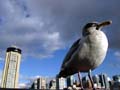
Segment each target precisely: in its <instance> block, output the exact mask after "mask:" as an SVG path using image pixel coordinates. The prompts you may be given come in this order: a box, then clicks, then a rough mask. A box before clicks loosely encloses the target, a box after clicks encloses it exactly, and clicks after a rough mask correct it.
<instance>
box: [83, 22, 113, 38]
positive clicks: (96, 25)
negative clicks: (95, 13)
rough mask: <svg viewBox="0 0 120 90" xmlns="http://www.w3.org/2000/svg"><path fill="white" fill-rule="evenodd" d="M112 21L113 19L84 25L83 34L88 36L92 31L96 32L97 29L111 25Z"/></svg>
mask: <svg viewBox="0 0 120 90" xmlns="http://www.w3.org/2000/svg"><path fill="white" fill-rule="evenodd" d="M111 23H112V21H104V22H102V23H98V22H92V23H88V24H86V25H85V26H84V28H83V32H82V35H83V36H87V35H89V34H91V33H92V32H94V31H95V30H101V28H102V27H104V26H107V25H110V24H111Z"/></svg>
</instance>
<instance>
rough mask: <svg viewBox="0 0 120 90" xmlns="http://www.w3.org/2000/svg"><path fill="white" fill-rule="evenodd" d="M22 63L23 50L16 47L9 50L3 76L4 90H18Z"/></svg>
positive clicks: (2, 85)
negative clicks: (12, 89)
mask: <svg viewBox="0 0 120 90" xmlns="http://www.w3.org/2000/svg"><path fill="white" fill-rule="evenodd" d="M20 61H21V49H19V48H17V47H16V46H12V47H9V48H7V50H6V57H5V65H4V70H3V74H2V82H1V87H2V88H17V87H18V78H19V68H20Z"/></svg>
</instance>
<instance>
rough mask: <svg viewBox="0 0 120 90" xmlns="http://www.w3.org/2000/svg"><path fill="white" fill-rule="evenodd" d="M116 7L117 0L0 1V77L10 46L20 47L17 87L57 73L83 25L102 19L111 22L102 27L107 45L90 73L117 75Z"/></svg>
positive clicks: (119, 18)
mask: <svg viewBox="0 0 120 90" xmlns="http://www.w3.org/2000/svg"><path fill="white" fill-rule="evenodd" d="M119 9H120V0H109V2H108V0H99V1H98V0H0V77H1V76H2V71H3V68H4V60H5V52H6V49H7V48H8V47H10V46H11V45H16V46H18V47H19V48H20V49H21V50H22V59H21V65H20V77H19V86H20V87H22V86H26V85H27V84H26V83H27V82H29V81H30V80H33V79H34V78H35V77H38V76H46V77H54V76H56V74H57V73H58V72H59V70H60V67H61V64H62V61H63V59H64V57H65V55H66V53H67V51H68V50H69V48H70V46H71V45H72V43H73V42H74V41H76V40H77V39H78V38H81V37H82V35H81V31H82V28H83V26H84V25H85V24H86V23H88V22H93V21H97V22H102V21H105V20H112V22H113V23H112V24H111V25H110V26H108V27H105V28H103V31H104V33H105V34H106V35H107V37H108V41H109V48H108V52H107V55H106V58H105V60H104V62H103V63H102V64H101V65H100V66H99V67H98V68H97V69H95V70H94V71H93V72H92V73H93V75H94V74H100V73H107V74H108V76H113V75H116V74H120V72H119V69H120V12H119ZM0 81H1V78H0Z"/></svg>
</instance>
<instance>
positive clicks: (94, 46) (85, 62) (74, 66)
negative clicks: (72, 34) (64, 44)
mask: <svg viewBox="0 0 120 90" xmlns="http://www.w3.org/2000/svg"><path fill="white" fill-rule="evenodd" d="M111 23H112V21H111V20H107V21H104V22H101V23H99V22H89V23H87V24H86V25H85V26H84V27H83V29H82V37H81V38H79V39H78V40H76V41H75V42H74V43H73V45H72V46H71V48H70V49H69V51H68V53H67V54H66V56H65V58H64V60H63V63H62V65H61V69H60V72H59V74H58V75H57V77H58V78H60V77H64V78H66V77H67V76H70V75H73V74H76V73H80V72H88V76H89V78H90V81H91V83H92V87H94V86H93V81H92V78H91V71H92V70H94V69H95V68H97V67H98V66H99V65H101V64H102V62H103V61H104V59H105V56H106V54H107V49H108V39H107V36H106V34H105V33H104V32H103V31H102V30H101V29H102V27H104V26H107V25H110V24H111ZM78 75H79V74H78Z"/></svg>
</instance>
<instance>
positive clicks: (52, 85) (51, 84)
mask: <svg viewBox="0 0 120 90" xmlns="http://www.w3.org/2000/svg"><path fill="white" fill-rule="evenodd" d="M49 89H52V90H53V89H54V90H55V89H56V80H55V79H53V80H51V81H50V83H49Z"/></svg>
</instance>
